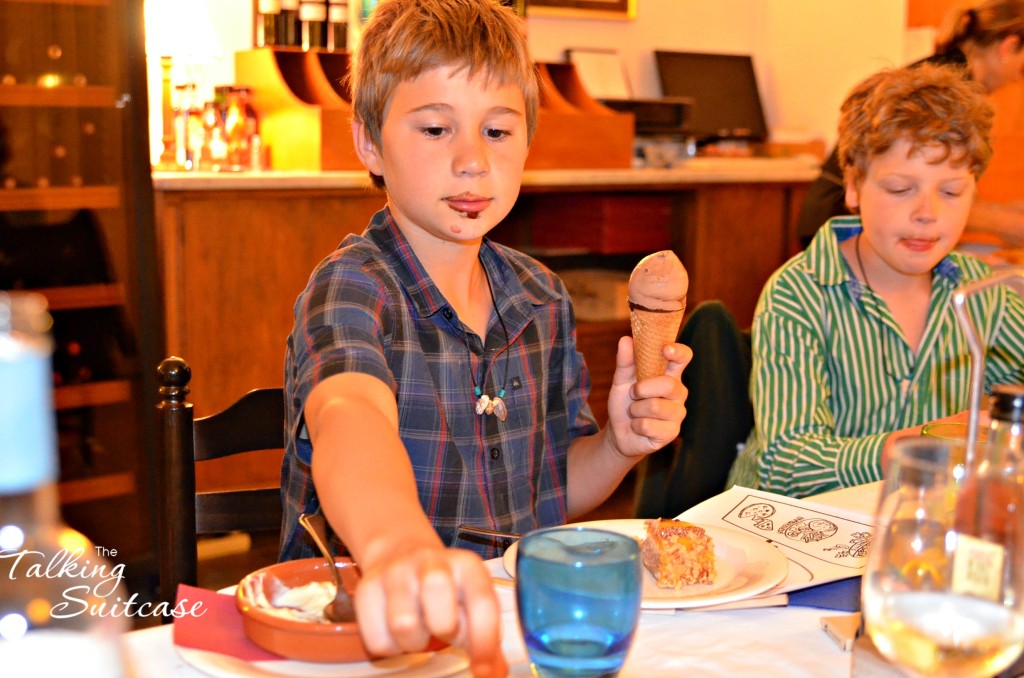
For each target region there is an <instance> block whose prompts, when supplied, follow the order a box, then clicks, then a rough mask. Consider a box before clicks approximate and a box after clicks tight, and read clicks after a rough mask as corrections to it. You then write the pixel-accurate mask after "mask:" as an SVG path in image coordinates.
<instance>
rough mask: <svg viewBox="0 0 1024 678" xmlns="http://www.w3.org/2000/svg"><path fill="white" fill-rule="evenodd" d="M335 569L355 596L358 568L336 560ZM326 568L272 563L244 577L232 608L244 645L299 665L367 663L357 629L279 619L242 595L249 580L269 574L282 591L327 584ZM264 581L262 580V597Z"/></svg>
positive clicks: (320, 562)
mask: <svg viewBox="0 0 1024 678" xmlns="http://www.w3.org/2000/svg"><path fill="white" fill-rule="evenodd" d="M336 565H337V567H338V568H339V569H340V570H341V577H342V582H343V583H344V584H345V588H346V589H348V590H349V591H350V592H351V591H354V590H355V584H356V582H357V581H359V569H358V568H357V567H356V566H355V564H354V563H352V561H351V560H350V559H348V558H338V560H337V562H336ZM328 567H329V566H328V564H327V561H326V560H324V559H323V558H306V559H303V560H292V561H288V562H284V563H277V564H275V565H270V566H268V567H264V568H262V569H259V570H256V571H255V572H251V573H249V574H248V575H246V576H245V578H244V579H242V581H241V583H239V585H238V589H237V591H236V592H235V604H236V605H237V606H238V609H239V611H240V612H241V613H242V621H243V623H244V626H245V634H246V635H247V636H248V637H249V640H251V641H252V642H254V643H256V644H257V645H259V646H260V647H262V648H263V649H264V650H267V651H269V652H273V653H274V654H279V655H281V656H282V657H286V658H288V659H296V660H299V661H306V662H330V663H342V662H355V661H366V660H368V659H369V654H368V653H367V651H366V648H365V647H363V641H362V639H361V638H360V636H359V626H358V624H356V623H354V622H353V623H347V624H335V623H332V622H316V621H305V620H301V619H288V618H285V617H280V616H277V615H275V614H271V613H270V612H267V611H266V610H264V609H262V608H259V607H257V606H256V605H254V604H253V603H252V601H251V600H250V599H249V598H248V596H247V595H246V589H247V588H248V586H247V584H248V583H249V582H248V580H250V579H252V578H255V577H258V576H260V575H262V574H264V573H266V574H272V575H274V576H275V577H277V578H278V579H279V580H280V581H281V583H282V584H284V585H285V586H289V587H296V586H302V585H303V584H308V583H309V582H313V581H330V580H331V572H330V570H329V569H328ZM267 579H268V578H267V577H264V592H265V593H266V592H267V590H266V581H267Z"/></svg>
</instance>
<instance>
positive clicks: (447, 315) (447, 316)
mask: <svg viewBox="0 0 1024 678" xmlns="http://www.w3.org/2000/svg"><path fill="white" fill-rule="evenodd" d="M441 315H443V316H444V319H445V320H451V319H452V310H451V309H450V308H445V309H444V310H442V311H441Z"/></svg>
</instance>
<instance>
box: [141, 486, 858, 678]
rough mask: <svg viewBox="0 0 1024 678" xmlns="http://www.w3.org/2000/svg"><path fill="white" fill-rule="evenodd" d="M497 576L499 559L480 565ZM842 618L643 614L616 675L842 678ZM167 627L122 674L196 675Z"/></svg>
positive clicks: (786, 611) (841, 497)
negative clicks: (827, 625)
mask: <svg viewBox="0 0 1024 678" xmlns="http://www.w3.org/2000/svg"><path fill="white" fill-rule="evenodd" d="M877 493H878V487H877V484H873V485H868V486H865V487H863V488H853V489H849V490H842V491H840V492H837V493H834V495H833V494H831V493H830V494H823V495H819V496H818V497H815V498H814V501H816V502H818V503H822V504H828V505H835V506H837V507H842V508H857V509H858V510H866V511H867V512H868V513H870V511H871V509H872V508H873V507H874V503H875V501H876V498H877ZM488 566H489V567H491V568H492V571H493V572H494V573H495V575H496V576H502V575H504V569H503V568H502V566H501V562H500V560H493V561H489V562H488ZM497 590H498V595H499V597H500V600H501V603H502V609H503V610H504V619H503V632H504V643H503V645H504V649H505V656H506V657H507V659H508V660H509V663H510V665H511V672H510V673H511V675H513V676H529V675H530V669H529V664H528V662H527V659H526V650H525V648H524V647H523V642H522V637H521V636H520V633H519V627H518V622H517V620H516V614H515V598H514V594H513V592H512V590H511V589H510V588H508V587H505V586H499V587H497ZM836 614H842V613H840V612H832V611H829V610H822V609H818V608H810V607H794V606H789V607H771V608H758V609H748V610H717V611H692V610H691V611H686V610H682V611H676V612H675V613H673V614H668V613H665V612H660V611H658V612H644V613H643V614H642V615H641V618H640V625H639V627H638V630H637V636H636V639H635V641H634V645H633V648H632V650H631V651H630V654H629V657H628V659H627V661H626V665H625V667H624V668H623V670H622V673H621V674H620V675H621V676H623V677H624V678H650V677H651V676H684V675H685V676H691V677H694V678H697V677H700V678H704V677H709V678H710V677H714V676H722V677H723V678H725V677H728V678H734V677H736V676H759V677H762V678H772V677H775V676H777V677H778V678H800V677H801V676H806V677H807V678H830V677H832V676H834V677H836V678H839V677H842V678H847V677H848V676H849V675H850V670H851V655H850V653H848V652H844V651H842V650H840V649H839V647H838V646H837V645H836V644H835V643H834V642H833V641H832V640H831V639H830V638H829V637H828V636H827V635H826V634H825V632H824V631H822V630H821V624H820V621H821V618H822V617H823V616H830V615H836ZM171 631H172V628H171V626H170V625H167V626H161V627H157V628H151V629H145V630H142V631H133V632H131V633H128V634H126V635H125V637H124V648H125V653H126V657H127V662H128V665H129V669H130V671H132V673H130V675H132V676H136V677H137V678H201V677H202V676H204V675H205V674H204V673H202V672H200V671H199V670H197V669H195V668H193V667H191V666H189V665H188V664H187V663H186V662H185V661H184V660H182V659H181V658H180V657H179V656H178V655H177V653H176V652H175V650H174V646H173V643H172V638H171Z"/></svg>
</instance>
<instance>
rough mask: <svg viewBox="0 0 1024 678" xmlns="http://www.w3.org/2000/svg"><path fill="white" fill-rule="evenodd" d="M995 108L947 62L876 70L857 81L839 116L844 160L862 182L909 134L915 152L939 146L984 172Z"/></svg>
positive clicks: (850, 176) (847, 172)
mask: <svg viewBox="0 0 1024 678" xmlns="http://www.w3.org/2000/svg"><path fill="white" fill-rule="evenodd" d="M992 115H993V110H992V106H991V104H989V103H988V101H987V100H986V99H985V98H984V97H983V95H982V90H981V88H980V87H979V86H978V85H976V84H974V83H972V82H970V81H968V80H966V79H965V78H964V75H963V73H962V72H961V71H960V70H958V69H955V68H951V67H948V66H936V65H933V64H927V63H925V64H920V65H917V66H908V67H904V68H897V69H890V70H884V71H881V72H879V73H876V74H874V75H872V76H871V77H869V78H868V79H866V80H864V81H863V82H861V83H860V84H859V85H857V86H856V87H854V89H853V91H852V92H851V93H850V94H849V96H848V97H847V98H846V101H844V102H843V106H842V109H841V110H840V117H839V165H840V167H842V168H843V176H844V178H845V179H846V181H851V180H852V181H853V182H854V183H855V184H860V182H861V181H863V180H864V177H865V176H866V175H867V171H868V165H869V164H870V163H871V161H872V160H874V159H875V158H876V157H878V156H879V155H882V154H884V153H885V152H886V151H888V150H889V149H890V148H892V146H893V145H895V144H896V143H898V142H899V141H901V140H904V139H906V140H907V141H909V142H910V145H911V153H916V152H918V151H920V150H922V149H924V148H929V147H940V148H944V149H945V153H944V154H943V155H942V157H941V158H940V159H939V160H938V161H937V162H944V161H945V160H947V159H949V160H951V161H952V162H953V164H954V165H956V166H962V165H967V166H968V167H970V170H971V172H972V173H973V174H974V176H975V177H980V176H981V174H982V172H984V171H985V167H986V166H987V165H988V161H989V158H991V157H992V146H991V143H990V141H989V135H990V133H991V131H992Z"/></svg>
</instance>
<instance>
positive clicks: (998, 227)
mask: <svg viewBox="0 0 1024 678" xmlns="http://www.w3.org/2000/svg"><path fill="white" fill-rule="evenodd" d="M921 63H932V64H939V65H946V66H956V67H959V68H962V69H963V73H964V77H967V78H970V79H972V80H974V81H975V82H977V83H978V84H980V85H981V86H982V88H983V89H984V90H985V91H986V92H987V93H988V94H992V93H993V92H995V91H996V90H998V89H1000V88H1002V87H1005V86H1006V85H1010V84H1013V83H1015V82H1018V81H1020V80H1021V79H1024V0H987V1H985V2H982V3H980V4H977V5H975V6H974V7H971V8H961V9H956V10H954V11H953V12H951V13H950V14H949V15H948V16H947V17H946V19H945V21H944V23H943V25H942V27H941V28H940V30H939V33H938V35H937V37H936V41H935V53H934V54H933V55H931V56H929V57H927V58H925V59H922V60H921V61H918V62H917V64H921ZM915 65H916V64H915ZM849 213H850V209H849V208H848V207H847V206H846V189H845V186H844V184H843V172H842V170H841V169H840V168H839V154H838V149H833V150H832V154H831V155H829V157H828V159H827V160H826V161H825V163H824V164H823V165H822V166H821V174H820V175H819V176H818V178H817V179H816V180H815V181H814V183H812V184H811V186H810V190H809V191H808V193H807V197H806V198H805V199H804V202H803V205H802V206H801V208H800V218H799V221H798V222H797V233H798V234H799V236H800V240H801V243H802V244H803V245H804V246H805V247H806V245H807V244H808V243H809V242H810V239H811V238H812V237H813V236H814V234H815V233H817V232H818V229H819V228H821V226H822V225H823V224H824V223H825V222H826V221H828V220H829V219H831V218H832V217H834V216H840V215H845V214H849ZM966 232H967V233H976V234H987V235H994V236H997V237H998V238H1000V239H1001V240H1003V242H1005V243H1006V244H1007V245H1010V246H1014V247H1019V246H1024V202H1015V203H992V202H987V201H983V200H975V202H974V206H973V207H972V208H971V213H970V215H969V216H968V219H967V230H966Z"/></svg>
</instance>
